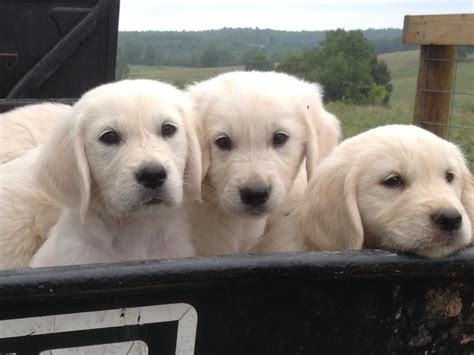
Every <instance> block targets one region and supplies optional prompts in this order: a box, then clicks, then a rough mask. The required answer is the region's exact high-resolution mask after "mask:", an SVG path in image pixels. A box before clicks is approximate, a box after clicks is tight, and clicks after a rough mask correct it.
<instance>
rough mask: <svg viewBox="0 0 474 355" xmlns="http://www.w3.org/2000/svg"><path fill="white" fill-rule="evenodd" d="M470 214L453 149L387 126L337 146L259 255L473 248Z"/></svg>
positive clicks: (461, 162)
mask: <svg viewBox="0 0 474 355" xmlns="http://www.w3.org/2000/svg"><path fill="white" fill-rule="evenodd" d="M473 214H474V188H473V181H472V175H471V173H470V171H469V169H468V167H467V164H466V161H465V159H464V157H463V155H462V153H461V151H460V150H459V149H458V148H457V147H456V146H455V145H454V144H452V143H449V142H448V141H445V140H443V139H441V138H439V137H437V136H435V135H434V134H432V133H430V132H428V131H426V130H423V129H421V128H418V127H416V126H403V125H392V126H384V127H379V128H375V129H372V130H370V131H367V132H365V133H362V134H359V135H358V136H355V137H353V138H351V139H348V140H346V141H344V142H343V143H342V144H341V145H340V146H338V147H337V148H336V149H335V150H334V151H333V153H332V154H331V155H330V156H329V157H328V158H327V159H326V160H324V161H323V162H322V163H321V164H320V166H319V168H318V171H317V173H316V175H315V176H314V178H313V180H312V181H310V183H309V186H308V191H307V194H306V197H305V198H304V199H303V200H302V201H301V202H300V203H299V204H298V206H297V207H296V209H295V210H294V212H293V213H291V214H290V215H289V216H288V217H287V218H285V219H284V220H283V221H281V223H280V224H279V225H278V226H276V227H275V228H274V229H273V230H272V231H271V232H270V233H269V234H268V235H267V236H265V238H264V240H263V242H262V243H261V244H260V245H259V246H257V248H256V250H257V251H260V252H262V251H263V252H269V251H302V250H344V249H361V248H362V247H366V248H383V249H392V250H399V251H406V252H413V253H416V254H419V255H423V256H427V257H441V256H446V255H449V254H451V253H454V252H455V251H457V250H459V249H461V248H463V247H465V246H466V245H468V244H469V243H470V241H471V239H472V237H473V229H472V222H473V221H472V220H471V218H472V216H473Z"/></svg>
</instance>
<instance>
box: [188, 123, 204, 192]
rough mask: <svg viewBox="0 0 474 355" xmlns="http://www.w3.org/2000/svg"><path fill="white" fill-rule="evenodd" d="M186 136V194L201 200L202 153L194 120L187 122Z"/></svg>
mask: <svg viewBox="0 0 474 355" xmlns="http://www.w3.org/2000/svg"><path fill="white" fill-rule="evenodd" d="M186 137H187V141H188V153H187V157H186V167H185V169H184V176H185V177H186V184H185V185H184V186H185V194H186V197H187V198H188V199H189V200H190V201H201V199H202V196H201V183H202V153H201V145H200V144H199V139H198V136H197V130H196V127H195V126H194V124H193V122H187V127H186Z"/></svg>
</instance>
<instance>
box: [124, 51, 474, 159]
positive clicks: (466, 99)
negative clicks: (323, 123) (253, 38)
mask: <svg viewBox="0 0 474 355" xmlns="http://www.w3.org/2000/svg"><path fill="white" fill-rule="evenodd" d="M379 59H382V60H384V61H385V62H386V63H387V65H388V68H389V70H390V73H391V75H392V85H393V93H392V97H391V100H390V104H389V105H388V106H386V107H380V106H356V105H349V104H345V103H341V102H332V103H329V104H328V105H327V107H328V110H329V111H331V112H332V113H334V114H335V115H336V116H337V117H338V118H339V119H340V120H341V123H342V128H343V132H344V137H350V136H353V135H355V134H358V133H360V132H363V131H365V130H367V129H370V128H373V127H377V126H381V125H386V124H393V123H405V124H407V123H410V122H411V120H412V117H413V108H414V103H415V90H416V80H417V75H418V59H419V51H418V50H414V51H407V52H396V53H389V54H383V55H380V56H379ZM469 59H470V60H469V62H465V63H458V65H457V70H456V83H455V91H460V92H469V93H473V94H474V63H473V62H472V60H473V59H474V58H472V57H471V58H469ZM242 69H243V68H242V67H222V68H179V67H147V66H131V68H130V75H129V77H130V78H150V79H157V80H162V81H165V82H168V83H171V84H174V85H176V86H178V87H184V86H185V85H187V84H191V83H193V82H196V81H200V80H204V79H208V78H210V77H213V76H215V75H217V74H220V73H224V72H228V71H235V70H242ZM452 106H453V109H452V119H451V123H452V125H453V126H451V128H450V135H449V139H450V140H451V141H453V142H455V143H457V144H459V145H460V146H461V147H462V149H463V150H464V151H465V153H466V154H467V155H468V157H469V158H470V160H471V162H474V96H467V95H464V96H463V95H455V96H454V100H453V103H452ZM455 126H460V127H461V128H459V127H455ZM466 127H467V128H466Z"/></svg>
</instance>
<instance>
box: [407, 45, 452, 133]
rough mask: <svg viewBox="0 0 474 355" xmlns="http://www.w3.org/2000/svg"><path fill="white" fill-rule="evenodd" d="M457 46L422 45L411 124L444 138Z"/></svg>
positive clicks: (446, 128)
mask: <svg viewBox="0 0 474 355" xmlns="http://www.w3.org/2000/svg"><path fill="white" fill-rule="evenodd" d="M455 64H456V46H434V45H422V46H421V50H420V65H419V69H418V83H417V88H416V97H415V113H414V116H413V124H415V125H417V126H420V127H423V128H425V129H427V130H429V131H431V132H433V133H434V134H436V135H438V136H440V137H442V138H447V137H448V133H449V113H450V109H451V97H452V91H453V81H454V80H453V79H454V73H455V68H456V65H455Z"/></svg>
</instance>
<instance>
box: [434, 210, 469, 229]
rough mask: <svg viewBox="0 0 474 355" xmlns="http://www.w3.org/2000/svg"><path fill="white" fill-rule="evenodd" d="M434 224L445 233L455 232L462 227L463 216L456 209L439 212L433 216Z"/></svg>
mask: <svg viewBox="0 0 474 355" xmlns="http://www.w3.org/2000/svg"><path fill="white" fill-rule="evenodd" d="M431 219H432V220H433V222H434V223H435V224H436V225H437V226H438V227H440V228H441V229H442V230H445V231H454V230H456V229H458V228H459V227H461V224H462V216H461V214H460V213H459V211H458V210H456V209H454V208H450V209H445V210H439V211H437V212H436V213H434V214H432V215H431Z"/></svg>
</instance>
